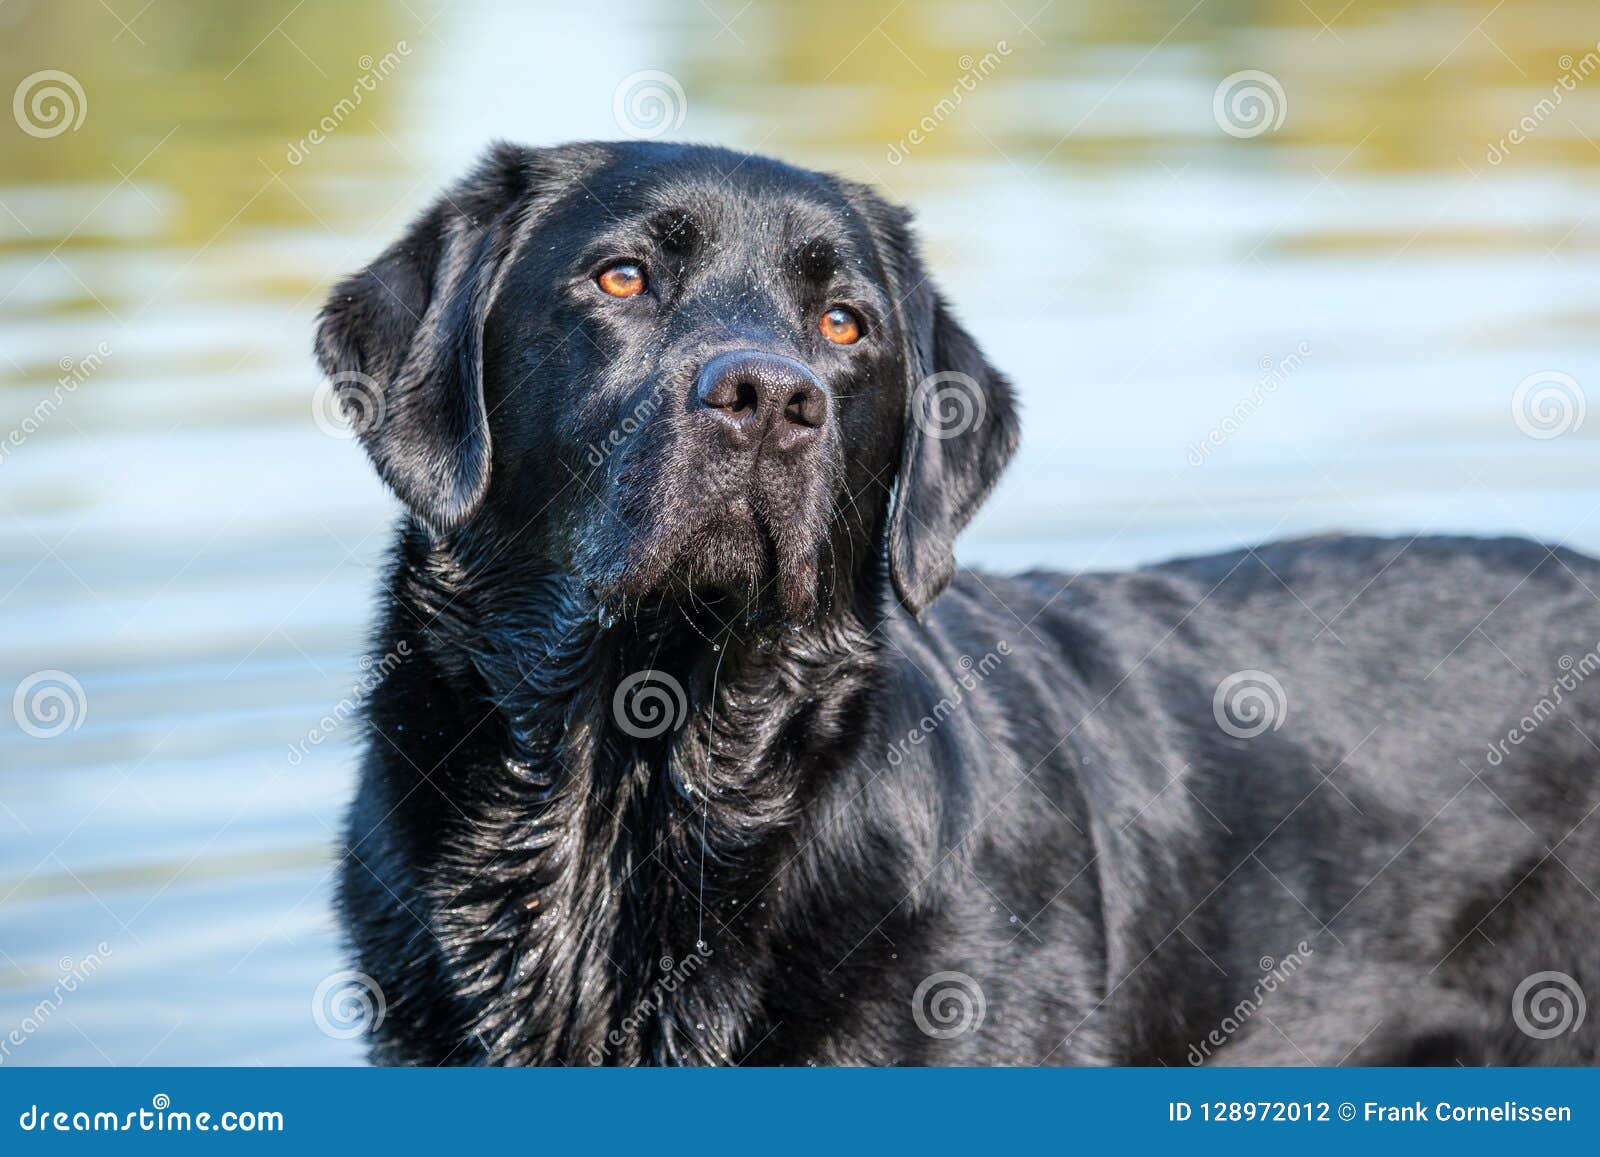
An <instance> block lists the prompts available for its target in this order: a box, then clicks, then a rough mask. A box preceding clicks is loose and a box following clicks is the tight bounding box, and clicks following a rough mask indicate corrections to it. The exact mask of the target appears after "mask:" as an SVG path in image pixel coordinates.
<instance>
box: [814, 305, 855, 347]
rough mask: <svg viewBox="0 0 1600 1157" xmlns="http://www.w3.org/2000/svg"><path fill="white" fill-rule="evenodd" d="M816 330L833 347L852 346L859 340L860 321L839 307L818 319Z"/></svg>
mask: <svg viewBox="0 0 1600 1157" xmlns="http://www.w3.org/2000/svg"><path fill="white" fill-rule="evenodd" d="M817 329H818V330H819V331H820V332H821V334H822V336H823V337H825V338H827V339H828V340H829V341H831V342H833V343H834V344H835V345H854V344H855V343H856V342H858V341H860V340H861V319H860V318H858V317H857V316H856V315H855V314H853V313H851V312H850V311H849V310H848V309H845V308H843V307H841V306H835V307H834V308H833V309H830V310H829V311H828V312H827V313H825V314H823V315H822V316H821V317H820V318H818V319H817Z"/></svg>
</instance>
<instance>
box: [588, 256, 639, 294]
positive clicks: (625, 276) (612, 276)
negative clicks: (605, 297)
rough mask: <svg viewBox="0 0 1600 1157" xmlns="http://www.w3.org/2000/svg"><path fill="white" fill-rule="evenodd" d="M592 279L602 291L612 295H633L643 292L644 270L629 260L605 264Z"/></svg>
mask: <svg viewBox="0 0 1600 1157" xmlns="http://www.w3.org/2000/svg"><path fill="white" fill-rule="evenodd" d="M594 280H595V284H596V285H598V286H599V287H600V289H601V291H602V292H604V293H609V294H610V295H611V296H612V297H633V296H635V295H636V294H640V293H643V292H644V270H642V269H640V268H639V267H638V266H637V265H635V264H633V263H632V262H631V261H619V262H617V263H616V264H615V265H610V266H607V267H606V268H605V269H603V270H601V271H600V276H599V277H596V278H595V279H594Z"/></svg>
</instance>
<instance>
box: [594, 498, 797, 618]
mask: <svg viewBox="0 0 1600 1157" xmlns="http://www.w3.org/2000/svg"><path fill="white" fill-rule="evenodd" d="M774 505H775V504H774V503H772V502H771V501H770V500H768V499H766V498H765V496H763V495H761V494H759V493H753V494H749V495H741V496H739V497H736V498H733V499H730V500H727V501H724V502H719V503H715V504H709V503H686V502H683V501H678V502H672V501H666V502H660V503H656V504H654V509H652V510H651V511H650V512H649V514H648V515H647V516H646V517H645V518H644V519H643V521H642V524H635V525H634V526H631V527H628V528H627V529H628V530H629V536H628V542H627V544H626V546H624V547H623V549H622V550H621V551H620V552H619V554H618V556H617V557H615V558H614V559H613V560H611V565H609V566H608V567H606V568H605V571H604V578H603V579H602V581H601V582H600V583H599V584H597V585H596V591H595V593H596V596H597V597H598V598H599V599H600V600H601V601H602V602H603V603H606V604H607V605H616V606H626V605H627V604H628V603H630V602H633V603H638V602H641V601H643V600H644V599H646V598H647V597H649V596H652V595H659V596H663V597H666V598H684V599H694V600H697V601H703V600H705V599H708V598H715V599H717V600H718V601H726V602H728V603H730V604H732V605H733V607H734V609H736V611H737V613H738V614H740V615H742V616H743V617H744V618H746V619H762V618H777V619H781V620H783V621H785V622H803V621H805V620H807V619H809V618H810V617H811V616H812V615H813V614H814V612H815V610H816V604H817V581H818V555H819V543H818V542H817V541H816V536H815V535H814V534H812V533H811V532H810V531H809V530H808V529H807V528H806V527H805V526H804V525H803V523H805V522H808V521H809V520H808V519H804V518H802V517H797V515H798V514H799V513H800V512H798V511H796V510H794V509H789V510H783V509H781V508H779V509H774Z"/></svg>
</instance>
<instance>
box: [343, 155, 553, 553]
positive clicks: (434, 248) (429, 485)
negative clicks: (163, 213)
mask: <svg viewBox="0 0 1600 1157" xmlns="http://www.w3.org/2000/svg"><path fill="white" fill-rule="evenodd" d="M534 156H535V154H534V151H533V150H530V149H523V148H519V147H517V146H514V145H507V144H497V145H495V146H494V147H493V148H491V149H490V151H489V154H488V156H486V157H485V158H484V160H483V161H482V162H481V163H480V164H479V165H478V167H477V168H476V169H475V170H474V171H473V172H472V174H471V175H470V176H468V177H467V178H466V179H465V180H464V181H462V182H461V183H460V184H458V185H456V186H455V187H454V188H452V189H451V190H450V191H449V192H448V193H446V194H445V195H444V196H443V197H442V198H441V199H440V200H439V201H438V202H437V203H435V204H434V205H433V206H432V207H431V208H430V209H428V210H427V212H425V213H423V214H422V216H421V217H419V218H418V219H417V220H416V221H415V222H414V223H413V224H412V226H411V228H410V229H409V230H408V231H407V232H406V235H405V236H404V237H402V238H401V239H400V240H399V241H397V242H396V243H395V244H393V245H391V246H390V247H389V248H388V249H386V250H384V252H383V253H382V254H381V255H380V256H379V257H378V259H377V260H376V261H374V262H373V263H372V264H371V265H369V266H367V267H366V268H365V269H363V270H362V271H361V272H360V273H357V274H354V275H353V276H350V277H347V278H345V279H344V280H343V281H341V282H339V284H338V285H336V286H334V288H333V291H332V292H331V293H330V294H329V295H328V300H327V302H326V303H325V304H324V305H323V307H322V313H321V315H320V316H319V318H318V325H317V340H316V352H317V360H318V361H319V362H320V363H321V365H322V369H323V372H324V373H326V374H327V375H328V378H329V381H330V382H331V383H332V386H333V389H334V396H335V398H336V399H337V404H338V405H340V406H341V407H342V408H343V410H344V414H345V416H346V418H347V419H348V420H349V421H350V422H351V425H352V426H353V428H354V429H355V431H356V433H357V434H358V436H359V437H360V439H361V442H362V445H363V446H364V447H365V448H366V451H367V453H368V455H369V456H370V457H371V458H372V462H373V465H374V466H376V467H377V470H378V474H379V476H380V477H381V478H382V479H383V480H384V482H386V483H387V484H388V485H389V487H390V488H391V489H392V490H393V491H394V492H395V494H396V495H397V496H399V498H400V500H401V501H402V502H404V503H405V504H406V506H407V507H409V508H410V509H411V511H412V513H413V514H415V515H416V516H417V517H418V518H419V519H421V520H422V521H423V522H424V523H425V524H426V525H427V526H429V527H430V528H431V529H432V530H433V531H434V532H435V533H445V532H448V531H450V530H452V529H454V528H455V527H457V526H459V525H460V524H461V523H462V522H463V521H465V520H466V519H467V518H468V517H469V516H470V515H471V514H472V512H473V511H474V510H476V509H477V507H478V505H479V503H481V502H482V500H483V495H484V492H485V490H487V488H488V485H489V426H488V416H487V414H486V412H485V408H484V401H483V325H484V320H485V318H486V317H487V315H488V311H489V305H490V302H491V298H492V296H493V290H494V286H495V279H496V274H497V273H498V271H499V269H500V268H501V266H502V265H503V264H504V262H505V259H506V257H507V255H508V252H509V250H510V248H511V246H512V243H513V240H514V236H515V232H516V229H515V223H516V220H517V219H518V217H519V213H518V209H519V207H520V206H522V205H523V204H525V202H526V200H527V197H528V195H529V193H530V191H531V189H532V188H533V185H534V176H533V173H534V167H535V162H534Z"/></svg>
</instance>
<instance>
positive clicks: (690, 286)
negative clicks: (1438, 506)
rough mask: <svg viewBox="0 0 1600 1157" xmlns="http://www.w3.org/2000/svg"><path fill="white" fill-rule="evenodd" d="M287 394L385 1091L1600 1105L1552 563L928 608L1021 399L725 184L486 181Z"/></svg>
mask: <svg viewBox="0 0 1600 1157" xmlns="http://www.w3.org/2000/svg"><path fill="white" fill-rule="evenodd" d="M977 220H978V219H976V218H975V224H974V228H978V227H980V226H979V225H978V224H977V223H976V222H977ZM1062 227H1063V228H1070V222H1063V225H1062ZM1026 281H1027V279H1026V277H1025V276H1024V275H1021V274H1019V277H1018V278H1017V293H1018V295H1019V297H1021V296H1023V295H1025V294H1026ZM1040 305H1041V303H1040V302H1038V301H1036V300H1032V299H1031V298H1030V299H1029V300H1028V301H1027V302H1026V308H1027V310H1029V311H1031V310H1035V309H1037V308H1039V307H1040ZM316 348H317V354H318V357H319V359H320V361H321V363H322V366H323V368H324V369H325V371H326V372H327V373H328V374H329V375H330V377H331V378H332V379H333V380H334V382H335V383H336V384H337V387H338V389H339V391H340V394H341V396H342V397H343V398H344V399H345V401H346V403H347V404H348V405H349V407H350V408H351V410H352V412H353V413H357V414H359V422H358V427H359V429H360V433H361V441H362V444H363V445H364V447H365V449H366V451H367V453H368V454H369V455H370V457H371V459H372V463H373V465H374V466H375V468H376V469H377V472H378V474H379V475H380V476H381V477H382V479H383V480H384V482H385V483H387V485H388V486H389V487H390V488H391V489H392V490H393V492H394V494H395V495H396V496H397V497H398V499H399V500H400V502H401V503H402V504H403V506H404V512H403V516H402V518H401V523H400V526H399V529H398V533H397V536H396V541H395V547H394V552H393V559H392V564H391V565H390V567H389V571H388V574H387V577H386V579H385V587H384V591H383V596H382V598H381V599H380V602H379V612H378V615H379V622H378V627H377V632H378V634H377V641H376V644H375V647H376V649H377V650H378V651H379V652H381V653H383V654H385V655H401V656H404V658H403V659H402V660H400V661H397V662H395V663H393V664H390V665H388V666H387V667H386V668H385V677H384V679H383V681H382V684H381V686H380V687H379V688H378V689H377V690H376V692H375V693H374V694H373V695H372V697H371V700H370V704H369V708H368V725H369V727H368V730H369V734H368V737H367V742H366V755H365V762H364V765H363V769H362V773H361V782H360V788H359V794H358V797H357V799H356V801H355V803H354V806H353V807H352V809H351V811H350V815H349V820H348V828H347V837H346V848H345V851H346V853H347V854H346V856H345V859H344V862H343V864H344V866H343V879H342V886H341V905H342V911H343V915H344V920H345V923H346V927H347V929H348V934H349V938H350V941H351V943H352V946H353V949H354V953H355V957H356V959H355V963H356V965H357V966H358V967H359V968H360V969H361V970H362V971H363V972H364V973H366V974H368V975H369V976H370V977H371V978H372V979H373V982H374V983H375V984H376V985H377V986H378V987H379V988H380V989H381V991H382V993H383V997H384V1001H385V1007H386V1015H385V1017H384V1018H383V1020H382V1021H381V1024H380V1025H379V1027H378V1029H377V1032H376V1035H375V1037H374V1039H373V1045H372V1055H373V1058H374V1059H375V1060H377V1061H380V1062H386V1063H416V1064H445V1063H449V1064H482V1063H490V1064H554V1063H565V1064H595V1063H601V1064H637V1063H652V1064H679V1063H694V1064H741V1063H742V1064H805V1063H819V1064H992V1063H1005V1064H1034V1063H1040V1062H1045V1063H1064V1064H1071V1063H1077V1064H1130V1063H1132V1064H1157V1063H1166V1064H1173V1065H1182V1064H1198V1063H1223V1064H1230V1063H1307V1062H1316V1063H1329V1064H1332V1063H1339V1062H1346V1063H1369V1064H1386V1063H1444V1064H1450V1063H1456V1062H1461V1063H1465V1064H1481V1063H1574V1062H1582V1061H1588V1060H1594V1059H1596V1054H1597V1051H1600V1043H1597V1042H1600V1035H1597V1028H1596V1021H1597V1020H1600V1017H1586V1016H1585V1007H1586V1006H1585V993H1586V992H1587V993H1588V995H1591V996H1600V938H1597V937H1596V936H1594V935H1593V929H1594V928H1595V927H1596V925H1597V922H1600V900H1597V899H1596V898H1595V897H1596V894H1597V893H1600V820H1596V819H1592V818H1591V816H1592V813H1593V811H1594V810H1595V808H1596V805H1597V804H1600V746H1597V744H1600V678H1596V679H1591V678H1590V676H1591V675H1592V674H1593V673H1594V672H1595V671H1596V670H1597V669H1600V653H1597V652H1596V647H1597V646H1600V612H1597V602H1596V599H1595V597H1594V595H1593V590H1595V589H1600V565H1597V564H1596V563H1594V562H1593V561H1591V560H1589V559H1587V558H1584V557H1582V556H1579V555H1576V554H1573V553H1571V552H1568V551H1565V550H1561V549H1547V548H1545V547H1543V546H1539V545H1536V544H1533V543H1530V542H1524V541H1512V540H1499V541H1484V540H1467V539H1441V538H1422V539H1415V540H1410V541H1406V540H1396V541H1388V540H1378V539H1355V538H1323V539H1314V540H1307V541H1299V542H1292V543H1280V544H1275V545H1269V546H1260V547H1257V548H1255V549H1250V550H1244V551H1241V552H1238V553H1233V554H1228V555H1223V556H1217V557H1210V558H1200V559H1189V560H1183V561H1178V562H1173V563H1168V564H1165V565H1161V566H1155V567H1150V568H1147V569H1143V570H1139V571H1135V572H1132V573H1127V574H1077V575H1066V574H1051V573H1041V572H1034V573H1030V574H1027V575H1024V576H1021V577H1017V578H1004V577H1000V576H996V575H988V574H982V575H980V574H976V573H972V572H969V571H966V570H962V569H959V568H958V567H957V566H956V563H955V554H954V549H955V540H956V536H957V535H958V533H959V532H960V531H961V530H962V528H963V527H965V526H966V525H967V523H968V522H969V521H970V520H971V519H972V517H973V515H974V514H975V513H976V511H977V510H978V508H979V506H980V505H981V504H982V503H983V501H984V499H985V498H986V497H987V496H988V494H989V492H990V490H991V489H992V488H993V487H994V485H995V483H996V482H997V481H998V479H999V477H1000V475H1001V472H1002V470H1003V469H1004V467H1005V465H1006V463H1007V461H1008V459H1009V458H1010V457H1011V455H1012V452H1013V450H1014V448H1015V446H1016V444H1017V440H1018V436H1019V429H1020V423H1019V414H1018V409H1017V404H1016V399H1015V397H1014V396H1013V392H1012V388H1011V385H1010V384H1009V383H1008V381H1007V379H1006V378H1005V377H1004V376H1003V375H1002V374H1001V373H1000V372H999V371H998V370H996V369H995V368H994V366H993V365H992V364H991V363H990V361H989V358H988V357H987V356H986V355H985V353H984V352H983V350H982V349H980V347H979V344H978V342H977V340H976V338H975V337H974V335H973V333H972V332H971V331H970V330H969V329H967V328H966V327H964V326H963V324H962V322H961V321H960V319H959V317H958V314H957V311H956V310H954V309H953V308H952V306H951V304H950V299H949V298H947V297H946V296H945V293H944V291H943V290H941V289H940V288H937V287H936V286H935V285H934V283H933V281H932V280H931V279H930V276H929V270H928V268H927V267H926V265H925V264H924V261H923V259H922V258H921V257H920V256H919V252H918V247H917V243H916V240H915V238H914V237H913V234H912V232H911V228H910V224H909V219H908V215H907V213H906V212H905V211H904V210H902V209H900V208H898V207H896V206H894V205H891V204H890V203H888V202H887V201H885V200H884V199H882V198H881V197H880V196H878V195H877V194H875V193H874V192H873V191H871V190H870V189H868V188H866V187H864V186H862V185H858V184H855V183H853V182H851V181H847V180H844V179H841V178H838V177H834V176H828V175H825V174H820V173H813V172H808V171H805V170H802V169H798V168H794V167H791V166H788V165H785V164H781V163H778V162H775V161H771V160H766V159H762V158H758V157H749V156H744V155H741V154H736V153H732V152H727V151H723V150H718V149H712V148H702V147H686V146H674V145H662V144H641V143H630V144H618V145H611V144H583V145H572V146H566V147H561V148H552V149H532V148H520V147H514V146H509V145H501V146H497V147H495V148H494V149H492V150H491V151H490V152H489V154H488V155H487V157H486V158H485V159H484V160H483V162H482V163H481V164H480V165H479V166H478V168H477V169H476V170H475V171H474V172H473V173H471V174H470V175H469V176H467V177H466V178H465V179H464V180H463V181H461V182H460V183H459V184H457V185H455V186H454V187H453V188H451V189H450V190H449V191H448V192H447V193H446V194H445V195H444V196H443V197H442V198H441V199H440V200H439V201H438V203H437V204H435V205H434V206H433V207H432V208H431V209H430V210H428V211H427V212H426V213H424V214H423V215H422V217H420V218H419V219H418V220H417V221H416V222H415V223H414V224H413V225H412V226H411V227H410V229H409V230H408V231H407V232H406V233H405V235H404V236H403V237H401V238H400V239H399V240H398V241H397V242H395V244H394V245H392V246H391V247H390V248H389V249H387V250H385V251H384V252H383V253H382V254H380V255H379V256H378V257H377V258H376V260H374V261H373V263H372V264H371V265H370V266H368V267H367V268H366V269H364V270H362V271H361V272H359V273H356V274H354V275H353V276H351V277H349V278H347V279H346V280H344V281H343V282H341V283H340V284H339V285H338V286H336V287H335V288H334V290H333V292H332V294H331V295H330V297H329V299H328V302H327V305H326V307H325V308H324V310H323V312H322V316H321V320H320V327H319V330H318V334H317V344H316ZM1072 356H1073V351H1071V350H1065V349H1064V350H1061V351H1060V357H1061V359H1062V362H1063V363H1067V362H1070V359H1071V358H1072ZM1059 378H1060V381H1061V382H1063V383H1070V382H1076V381H1077V380H1078V378H1077V375H1074V374H1073V373H1071V372H1070V371H1069V370H1067V369H1065V368H1063V370H1062V372H1061V373H1060V375H1059ZM1063 388H1066V387H1063ZM1073 388H1090V387H1089V386H1087V385H1081V386H1074V387H1073ZM1084 436H1085V437H1086V438H1092V437H1094V434H1093V433H1092V432H1085V434H1084ZM1563 999H1564V1001H1565V1003H1562V1001H1563ZM1563 1009H1564V1010H1566V1012H1565V1014H1564V1015H1562V1014H1561V1010H1563ZM1562 1022H1564V1023H1562Z"/></svg>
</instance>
